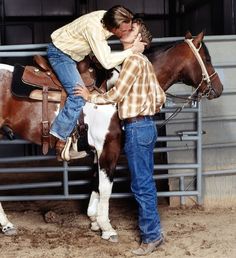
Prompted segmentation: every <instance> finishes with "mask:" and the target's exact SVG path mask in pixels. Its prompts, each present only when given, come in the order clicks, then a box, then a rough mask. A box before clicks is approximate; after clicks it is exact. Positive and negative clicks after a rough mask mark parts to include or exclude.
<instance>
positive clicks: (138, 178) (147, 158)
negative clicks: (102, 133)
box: [124, 117, 161, 243]
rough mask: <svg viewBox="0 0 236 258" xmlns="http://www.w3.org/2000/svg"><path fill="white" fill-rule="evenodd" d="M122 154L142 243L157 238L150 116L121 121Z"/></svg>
mask: <svg viewBox="0 0 236 258" xmlns="http://www.w3.org/2000/svg"><path fill="white" fill-rule="evenodd" d="M124 129H125V148H124V150H125V153H126V157H127V160H128V165H129V170H130V173H131V190H132V192H133V194H134V197H135V199H136V201H137V203H138V207H139V228H140V233H141V238H142V242H144V243H150V242H153V241H155V240H159V239H160V238H161V224H160V217H159V213H158V209H157V193H156V185H155V182H154V180H153V169H154V157H153V150H154V146H155V142H156V140H157V130H156V125H155V123H154V121H153V120H152V117H145V119H143V120H138V121H136V122H132V123H125V124H124Z"/></svg>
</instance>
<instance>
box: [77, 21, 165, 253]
mask: <svg viewBox="0 0 236 258" xmlns="http://www.w3.org/2000/svg"><path fill="white" fill-rule="evenodd" d="M139 33H141V37H142V41H143V42H145V43H146V46H147V47H148V46H149V45H150V43H151V38H152V37H151V34H150V32H149V31H148V29H147V28H146V26H145V24H144V23H143V22H142V20H141V19H136V20H134V21H133V25H132V30H131V32H130V33H129V34H127V35H125V36H123V37H122V38H121V42H122V44H123V46H124V49H129V48H130V47H131V46H132V44H133V42H134V40H135V38H136V37H137V35H138V34H139ZM74 92H75V95H80V96H83V98H84V99H85V100H86V101H89V102H92V103H96V104H107V103H117V105H118V114H119V117H120V119H121V120H123V123H124V130H125V147H124V150H125V153H126V157H127V160H128V165H129V170H130V173H131V190H132V192H133V193H134V196H135V199H136V201H137V203H138V206H139V228H140V233H141V239H142V243H141V245H140V247H139V248H138V249H137V250H133V253H134V254H136V255H147V254H150V253H151V252H152V251H154V250H155V248H157V247H158V246H159V245H160V244H161V243H162V242H163V234H162V232H161V224H160V217H159V213H158V210H157V196H156V186H155V182H154V180H153V169H154V159H153V149H154V146H155V142H156V139H157V130H156V125H155V123H154V121H153V115H154V114H155V113H157V112H159V111H160V109H161V107H162V105H163V103H164V102H165V100H166V97H165V93H164V92H163V90H162V89H161V87H160V85H159V83H158V81H157V78H156V76H155V72H154V69H153V66H152V64H151V63H150V61H149V60H148V59H147V57H146V56H144V55H143V54H141V53H139V54H132V55H131V56H129V57H127V58H126V59H125V61H124V63H123V64H122V69H121V72H120V76H119V78H118V80H117V83H116V84H115V86H114V87H113V88H112V89H111V90H109V91H108V92H106V93H104V94H97V95H94V94H90V93H89V91H88V90H87V89H86V88H85V87H76V89H75V91H74Z"/></svg>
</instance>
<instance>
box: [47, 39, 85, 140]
mask: <svg viewBox="0 0 236 258" xmlns="http://www.w3.org/2000/svg"><path fill="white" fill-rule="evenodd" d="M47 56H48V60H49V62H50V64H51V66H52V68H53V70H54V71H55V73H56V74H57V76H58V79H59V80H60V82H61V83H62V85H63V87H64V89H65V91H66V93H67V95H68V96H67V99H66V102H65V105H64V107H63V108H62V109H61V110H60V112H59V114H58V116H57V117H56V119H55V120H54V122H53V124H52V126H51V130H50V133H51V134H52V135H54V136H56V137H57V138H59V139H61V140H66V138H67V137H68V136H70V134H71V132H72V131H73V129H74V127H75V126H76V123H77V120H78V118H79V115H80V112H81V109H82V107H83V106H84V104H85V101H84V99H83V98H82V97H80V96H75V95H74V94H73V89H74V87H75V86H76V85H84V83H83V80H82V78H81V76H80V74H79V71H78V70H77V65H76V62H75V61H74V60H73V59H71V57H70V56H68V55H66V54H64V53H63V52H62V51H61V50H59V49H58V48H56V47H55V46H54V45H53V44H52V43H51V44H49V46H48V50H47Z"/></svg>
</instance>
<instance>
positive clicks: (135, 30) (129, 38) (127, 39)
mask: <svg viewBox="0 0 236 258" xmlns="http://www.w3.org/2000/svg"><path fill="white" fill-rule="evenodd" d="M139 29H140V25H139V24H138V23H133V24H132V28H131V30H130V31H129V32H128V33H126V34H125V35H123V36H122V37H121V38H120V41H121V43H133V42H134V41H135V39H136V38H137V36H138V34H139Z"/></svg>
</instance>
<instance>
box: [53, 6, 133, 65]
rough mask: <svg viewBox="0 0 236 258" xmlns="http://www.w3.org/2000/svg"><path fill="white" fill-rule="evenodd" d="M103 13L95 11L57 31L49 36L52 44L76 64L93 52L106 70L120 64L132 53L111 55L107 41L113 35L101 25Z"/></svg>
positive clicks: (121, 52) (123, 52) (127, 51)
mask: <svg viewBox="0 0 236 258" xmlns="http://www.w3.org/2000/svg"><path fill="white" fill-rule="evenodd" d="M105 12H106V11H95V12H91V13H88V14H85V15H83V16H81V17H79V18H78V19H76V20H74V21H73V22H71V23H69V24H67V25H65V26H63V27H61V28H59V29H57V30H56V31H54V32H53V33H52V35H51V38H52V42H53V44H54V45H55V46H56V47H57V48H59V49H60V50H61V51H62V52H64V53H66V54H68V55H69V56H70V57H71V58H72V59H74V60H75V61H78V62H79V61H81V60H83V59H84V57H85V56H87V55H88V54H91V52H93V54H94V55H95V56H96V58H97V59H98V61H99V62H100V63H101V65H102V66H103V67H104V68H106V69H111V68H113V67H115V66H117V65H119V64H121V63H122V62H123V61H124V59H125V58H126V57H128V56H129V55H131V54H132V51H131V50H130V49H128V50H125V51H120V52H112V53H111V48H110V47H109V45H108V43H107V39H108V38H109V37H110V36H112V35H113V34H112V33H111V32H109V31H108V30H106V29H104V27H103V25H102V23H101V19H102V18H103V15H104V13H105Z"/></svg>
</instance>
